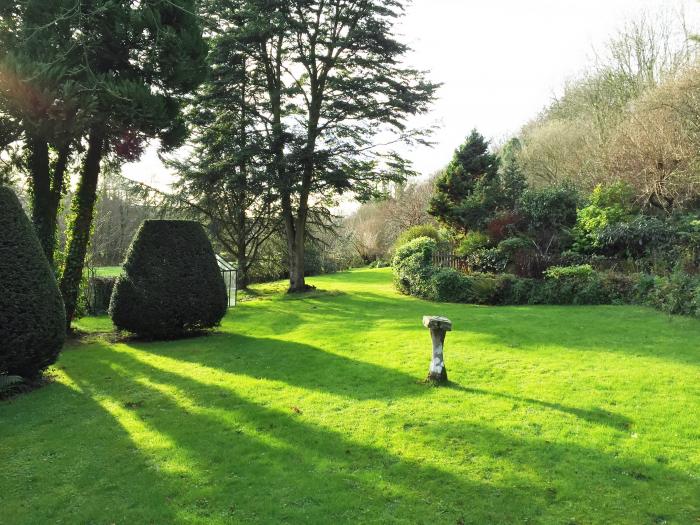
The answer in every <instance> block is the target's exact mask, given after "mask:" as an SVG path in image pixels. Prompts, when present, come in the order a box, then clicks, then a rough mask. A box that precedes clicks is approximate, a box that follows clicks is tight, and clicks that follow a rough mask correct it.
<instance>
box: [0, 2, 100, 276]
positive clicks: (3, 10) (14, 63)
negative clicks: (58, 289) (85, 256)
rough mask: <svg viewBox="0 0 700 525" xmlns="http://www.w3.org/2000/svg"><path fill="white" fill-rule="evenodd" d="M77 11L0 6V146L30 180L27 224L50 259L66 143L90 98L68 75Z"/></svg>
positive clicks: (42, 5)
mask: <svg viewBox="0 0 700 525" xmlns="http://www.w3.org/2000/svg"><path fill="white" fill-rule="evenodd" d="M76 14H77V4H76V2H75V0H55V1H52V2H44V1H41V0H19V1H16V2H2V3H1V4H0V118H1V120H2V137H0V138H1V143H0V147H1V148H2V149H3V151H4V152H5V153H6V158H9V159H10V160H11V162H10V165H7V166H4V167H5V168H7V171H21V172H24V173H25V174H26V175H27V177H28V180H29V183H30V189H31V192H30V194H31V211H32V222H33V223H34V228H35V231H36V233H37V236H38V237H39V241H40V243H41V245H42V248H43V250H44V253H45V255H46V257H47V259H48V260H49V262H50V263H52V264H53V258H54V249H55V245H56V226H57V216H58V211H59V205H60V201H61V196H62V194H63V192H64V190H65V188H66V182H67V170H68V167H69V162H70V159H71V154H72V153H73V150H72V147H73V146H74V145H75V141H76V139H77V138H78V137H79V135H80V132H81V130H82V126H83V124H84V122H83V118H82V117H83V116H84V114H85V110H87V109H89V107H90V102H91V100H92V99H91V97H90V96H89V94H88V93H86V91H85V90H84V86H82V85H81V84H80V83H78V82H76V79H75V78H74V76H73V73H74V72H75V71H76V68H77V67H78V65H77V60H78V53H77V51H78V49H77V48H76V47H75V38H74V31H75V26H74V21H75V19H76ZM20 142H21V147H18V146H15V147H11V146H12V145H13V144H17V143H20Z"/></svg>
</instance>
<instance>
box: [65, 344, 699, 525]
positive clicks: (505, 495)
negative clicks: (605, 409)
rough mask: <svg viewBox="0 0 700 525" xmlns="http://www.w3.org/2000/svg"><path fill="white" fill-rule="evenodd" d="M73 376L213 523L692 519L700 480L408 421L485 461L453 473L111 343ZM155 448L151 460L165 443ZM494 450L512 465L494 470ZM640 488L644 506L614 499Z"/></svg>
mask: <svg viewBox="0 0 700 525" xmlns="http://www.w3.org/2000/svg"><path fill="white" fill-rule="evenodd" d="M105 377H111V378H112V379H111V380H110V381H106V382H105V381H104V378H105ZM73 380H74V381H76V383H78V384H79V385H80V386H81V387H82V388H83V389H84V390H85V391H86V392H88V393H90V394H91V395H95V396H105V397H107V398H109V399H113V400H114V401H116V402H119V403H120V404H121V405H122V406H131V407H132V409H131V410H132V413H133V416H134V417H135V418H138V419H139V420H141V421H142V422H143V424H145V425H148V426H149V427H150V428H151V429H152V430H153V432H155V433H157V434H158V435H160V436H165V437H167V440H168V441H169V442H172V443H173V444H174V446H175V448H176V449H177V450H182V451H185V452H186V456H187V457H188V458H190V459H191V461H192V463H193V468H194V470H196V472H197V475H196V477H195V479H194V480H183V481H182V482H181V483H178V482H177V479H175V480H173V481H174V482H175V483H176V485H178V488H176V489H174V490H175V492H174V493H173V494H172V498H173V500H174V502H175V505H176V506H178V512H179V515H180V516H181V517H182V518H187V517H189V518H195V517H196V518H199V519H211V520H212V521H214V520H215V518H217V517H221V516H223V513H225V512H231V519H232V520H234V521H235V520H241V521H245V520H250V521H257V522H263V523H271V522H275V523H276V522H286V521H290V522H294V523H301V522H303V523H328V522H329V521H339V522H348V523H357V522H364V521H373V522H383V523H388V522H394V521H400V520H398V519H396V517H395V515H394V514H395V513H396V512H399V511H400V514H401V515H402V516H406V515H410V516H412V519H411V522H413V523H434V522H438V523H457V522H458V521H459V520H462V521H463V522H464V523H515V522H523V521H525V520H530V521H533V520H534V521H538V520H541V521H543V522H552V521H557V520H560V521H561V520H563V519H564V517H567V519H569V520H571V516H572V513H573V515H576V516H578V518H577V519H578V520H581V521H582V522H587V521H595V516H597V513H598V512H599V509H600V508H603V507H605V508H606V509H607V510H608V513H607V514H606V515H612V516H615V517H617V518H619V519H618V520H617V521H616V523H639V522H640V519H639V518H640V517H644V518H645V519H646V518H647V517H651V516H670V517H674V518H678V519H680V520H681V522H682V520H683V519H684V518H686V517H690V514H688V512H689V511H688V507H687V500H685V498H689V497H692V491H693V490H694V487H697V480H693V479H691V478H690V477H689V476H688V475H687V474H685V473H682V472H678V471H676V470H674V469H672V468H669V467H668V466H666V465H663V464H661V463H659V464H654V465H647V464H644V463H640V462H637V461H633V460H629V459H622V458H619V457H616V456H615V455H614V453H605V452H602V451H599V450H595V449H590V448H586V447H582V446H580V445H576V444H572V443H565V442H558V443H554V444H553V443H548V442H546V441H544V440H540V439H532V438H529V437H516V436H513V435H511V434H506V433H503V432H500V431H498V430H496V429H494V428H491V427H483V426H478V425H473V424H466V423H464V422H459V421H445V422H443V423H439V424H428V425H426V426H423V427H420V428H417V429H413V430H410V431H412V432H418V433H419V435H420V436H422V438H421V439H424V438H425V437H426V436H431V437H432V440H431V442H434V443H436V444H439V446H438V447H437V448H435V449H433V450H432V454H439V455H444V456H446V457H451V458H453V459H452V461H453V464H454V461H456V460H459V459H460V458H461V459H462V461H463V462H464V463H463V464H469V462H471V461H475V458H480V459H481V460H485V461H486V465H485V466H483V467H481V468H478V469H476V470H470V469H467V470H466V471H464V472H465V473H466V472H469V475H468V476H467V475H459V476H458V475H456V474H455V473H453V472H448V471H446V470H443V469H440V468H436V467H435V466H432V465H431V461H427V462H426V461H424V460H421V461H418V460H416V459H411V458H408V457H404V456H402V455H400V454H399V453H397V452H390V451H389V450H388V447H383V446H370V445H367V444H364V443H362V442H358V441H357V440H356V439H352V438H349V437H348V436H347V435H346V434H344V433H343V432H339V431H337V430H334V429H335V428H336V427H340V428H342V425H340V424H339V423H340V422H333V421H330V422H327V423H326V425H324V426H323V427H322V426H320V425H319V424H312V423H310V422H307V421H306V420H305V419H304V416H303V415H293V414H292V413H290V412H283V411H281V410H279V409H275V408H270V407H266V406H261V405H260V404H257V403H256V402H253V401H251V400H249V399H247V398H244V397H242V396H241V395H239V394H238V393H237V390H236V385H235V384H231V385H227V386H226V387H222V386H219V385H212V384H209V383H207V382H203V381H202V380H198V379H195V378H193V377H191V376H190V375H189V371H188V370H187V369H186V368H185V369H184V370H183V369H179V370H177V371H175V370H170V369H166V368H165V365H161V364H158V365H157V366H154V365H153V364H151V363H146V362H144V361H143V360H142V359H140V358H137V357H136V356H134V355H133V354H132V353H131V352H128V351H119V352H113V351H108V354H107V355H106V356H105V358H104V359H101V360H100V362H99V363H93V366H91V367H90V369H89V374H87V375H81V376H80V377H78V376H73ZM126 396H128V397H126ZM151 454H152V457H151V461H154V462H156V463H158V462H159V461H163V460H164V459H165V457H167V455H168V454H170V452H169V451H165V452H163V453H162V454H160V455H159V452H158V451H152V452H151ZM499 461H505V462H510V463H512V464H515V465H516V466H517V468H516V469H513V470H511V473H510V474H509V476H508V477H507V478H504V479H497V478H498V476H497V474H498V473H497V470H498V466H499V465H498V462H499ZM458 463H459V462H458ZM590 480H595V483H596V485H595V486H594V487H591V486H589V482H590ZM673 483H677V484H679V486H678V487H677V489H676V494H677V496H678V497H677V498H676V499H675V500H673V501H671V502H657V501H654V497H653V496H654V491H655V490H656V489H659V488H663V489H664V490H665V491H668V490H669V484H673ZM168 490H170V491H173V488H172V487H168ZM644 498H648V501H649V504H648V505H641V506H639V505H636V506H635V508H633V509H630V508H627V509H626V508H625V506H624V505H619V502H620V501H632V500H635V501H639V500H641V501H645V500H644ZM232 500H233V501H232ZM684 501H685V502H686V505H685V506H683V505H680V506H678V503H679V502H681V503H683V502H684ZM406 509H411V510H410V512H408V513H407V512H406ZM610 509H613V510H610ZM641 509H643V510H641ZM640 512H648V514H649V515H648V516H641V515H640V514H639V513H640ZM135 516H138V514H135ZM650 519H651V518H650ZM404 521H405V520H404Z"/></svg>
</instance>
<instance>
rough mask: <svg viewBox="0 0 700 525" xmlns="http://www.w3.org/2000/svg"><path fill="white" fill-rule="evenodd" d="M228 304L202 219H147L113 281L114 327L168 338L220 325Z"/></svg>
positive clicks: (112, 305)
mask: <svg viewBox="0 0 700 525" xmlns="http://www.w3.org/2000/svg"><path fill="white" fill-rule="evenodd" d="M226 308H227V295H226V285H225V284H224V281H223V278H222V277H221V273H220V271H219V267H218V265H217V262H216V258H215V255H214V251H213V249H212V247H211V243H210V242H209V239H208V238H207V236H206V233H205V232H204V229H203V228H202V226H201V225H200V224H199V223H196V222H192V221H154V220H149V221H145V222H144V223H143V225H142V226H141V228H140V229H139V231H138V232H137V233H136V236H135V237H134V240H133V242H132V244H131V247H130V248H129V251H128V253H127V255H126V261H125V262H124V269H123V272H122V274H121V275H120V276H119V278H118V279H117V282H116V284H115V285H114V292H113V293H112V299H111V302H110V306H109V314H110V316H111V318H112V321H113V322H114V324H115V326H116V327H117V328H119V329H121V330H126V331H128V332H133V333H135V334H137V335H139V336H141V337H148V338H154V339H168V338H175V337H181V336H183V335H186V334H187V333H189V332H196V331H200V330H204V329H208V328H212V327H214V326H217V325H218V324H219V322H220V321H221V319H222V318H223V316H224V314H225V313H226Z"/></svg>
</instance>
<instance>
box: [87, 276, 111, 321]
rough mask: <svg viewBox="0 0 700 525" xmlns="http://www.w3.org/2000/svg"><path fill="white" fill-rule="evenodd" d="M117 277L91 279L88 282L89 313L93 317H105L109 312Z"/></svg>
mask: <svg viewBox="0 0 700 525" xmlns="http://www.w3.org/2000/svg"><path fill="white" fill-rule="evenodd" d="M116 282H117V278H116V277H90V278H89V279H88V282H87V289H88V312H89V313H90V314H91V315H103V314H106V313H107V312H108V311H109V303H110V300H111V299H112V292H113V291H114V285H115V284H116Z"/></svg>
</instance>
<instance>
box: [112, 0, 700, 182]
mask: <svg viewBox="0 0 700 525" xmlns="http://www.w3.org/2000/svg"><path fill="white" fill-rule="evenodd" d="M662 11H666V12H669V13H673V12H676V13H680V12H684V13H685V16H686V19H687V22H688V26H689V29H690V30H691V31H693V32H697V33H700V2H698V1H696V0H414V2H413V4H412V6H410V7H409V9H408V11H407V16H406V17H405V18H404V20H403V21H402V22H401V26H400V29H399V30H400V33H401V34H403V35H404V39H405V41H406V42H408V43H409V44H410V45H411V47H413V49H414V51H413V53H411V55H410V57H409V59H408V61H407V62H408V63H409V64H410V65H412V66H415V67H417V68H420V69H425V70H429V71H431V74H430V78H431V79H432V80H434V81H437V82H442V83H443V84H444V85H443V87H442V89H441V90H440V92H439V100H438V101H437V103H436V104H435V106H434V108H433V111H432V112H431V114H430V116H429V118H428V119H425V120H424V119H422V122H426V123H437V124H438V125H440V129H439V130H438V131H437V133H436V134H435V135H434V137H433V141H434V142H435V143H436V144H435V147H434V148H432V149H431V148H424V147H421V148H416V149H414V150H412V151H408V152H406V154H407V156H408V157H409V158H410V159H411V160H412V161H413V162H414V164H415V167H416V169H417V170H418V171H419V172H420V173H422V174H423V175H428V174H430V173H433V172H435V171H436V170H438V169H440V168H441V167H443V166H444V165H445V164H446V163H447V162H448V161H449V159H450V157H451V155H452V152H453V151H454V149H455V148H456V147H457V146H458V145H459V144H460V143H461V142H462V141H463V140H464V138H465V137H466V136H467V134H468V133H469V131H470V130H471V129H472V128H475V127H476V128H478V129H479V131H481V133H482V134H484V135H485V136H486V137H490V138H492V139H495V140H502V139H504V138H506V137H508V136H509V135H512V134H513V133H515V132H517V130H518V129H519V128H520V127H521V126H522V125H523V124H525V123H526V122H527V121H528V120H530V119H531V118H533V117H535V116H536V115H537V113H538V112H539V111H540V110H541V109H542V108H543V106H545V105H546V104H547V103H548V102H549V101H551V100H552V98H553V97H554V96H555V95H556V94H558V93H560V92H561V89H562V87H563V86H564V84H565V82H566V81H567V80H568V79H571V78H573V77H575V76H576V75H577V74H579V73H581V72H582V71H583V70H585V69H586V67H587V66H588V65H590V64H591V63H592V61H593V58H594V52H593V51H594V49H601V48H602V47H603V46H604V45H605V43H606V42H607V41H608V40H609V39H610V38H611V37H612V36H614V34H615V33H616V32H617V31H618V30H619V29H621V28H622V27H623V26H624V24H625V22H626V21H627V20H630V19H635V18H639V17H641V16H643V15H644V14H645V13H647V14H651V15H652V16H654V15H658V14H659V13H660V12H662ZM124 173H125V175H126V176H127V177H129V178H132V179H136V180H140V181H142V182H146V183H149V184H156V185H158V186H161V187H163V186H164V185H167V184H168V183H169V182H171V180H172V178H171V177H170V176H169V175H168V173H167V171H166V170H165V168H163V166H162V165H161V163H160V162H159V160H158V158H157V157H156V155H155V151H154V149H153V148H150V149H149V151H148V154H147V155H146V156H145V157H144V158H143V159H142V161H141V162H139V163H136V164H132V165H128V166H126V167H125V169H124Z"/></svg>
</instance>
